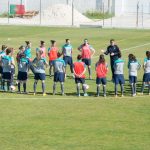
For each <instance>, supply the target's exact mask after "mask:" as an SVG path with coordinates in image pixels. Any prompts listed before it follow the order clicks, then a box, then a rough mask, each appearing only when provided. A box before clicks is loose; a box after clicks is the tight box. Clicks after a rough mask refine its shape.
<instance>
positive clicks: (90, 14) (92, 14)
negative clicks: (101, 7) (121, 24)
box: [84, 11, 114, 19]
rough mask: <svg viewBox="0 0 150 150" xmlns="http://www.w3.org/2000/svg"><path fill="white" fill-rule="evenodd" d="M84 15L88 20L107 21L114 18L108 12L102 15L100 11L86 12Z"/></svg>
mask: <svg viewBox="0 0 150 150" xmlns="http://www.w3.org/2000/svg"><path fill="white" fill-rule="evenodd" d="M84 15H85V16H86V17H88V18H90V19H108V18H111V17H113V16H114V15H113V14H110V13H108V12H105V13H102V12H100V11H87V12H85V13H84Z"/></svg>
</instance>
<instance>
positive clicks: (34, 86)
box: [33, 80, 38, 95]
mask: <svg viewBox="0 0 150 150" xmlns="http://www.w3.org/2000/svg"><path fill="white" fill-rule="evenodd" d="M37 83H38V80H34V85H33V89H34V95H35V94H36V87H37Z"/></svg>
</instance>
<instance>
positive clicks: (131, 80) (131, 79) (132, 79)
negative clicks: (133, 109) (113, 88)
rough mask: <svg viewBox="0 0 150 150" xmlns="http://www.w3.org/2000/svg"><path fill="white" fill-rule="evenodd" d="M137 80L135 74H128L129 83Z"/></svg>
mask: <svg viewBox="0 0 150 150" xmlns="http://www.w3.org/2000/svg"><path fill="white" fill-rule="evenodd" d="M136 82H137V76H129V83H130V84H131V83H136Z"/></svg>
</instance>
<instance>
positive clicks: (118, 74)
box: [114, 53, 125, 97]
mask: <svg viewBox="0 0 150 150" xmlns="http://www.w3.org/2000/svg"><path fill="white" fill-rule="evenodd" d="M123 68H124V60H122V59H121V53H118V59H116V60H115V62H114V84H115V97H117V96H118V84H120V87H121V96H123V94H124V84H125V80H124V73H123Z"/></svg>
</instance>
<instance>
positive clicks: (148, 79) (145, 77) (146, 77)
mask: <svg viewBox="0 0 150 150" xmlns="http://www.w3.org/2000/svg"><path fill="white" fill-rule="evenodd" d="M143 82H150V73H144V75H143Z"/></svg>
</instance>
